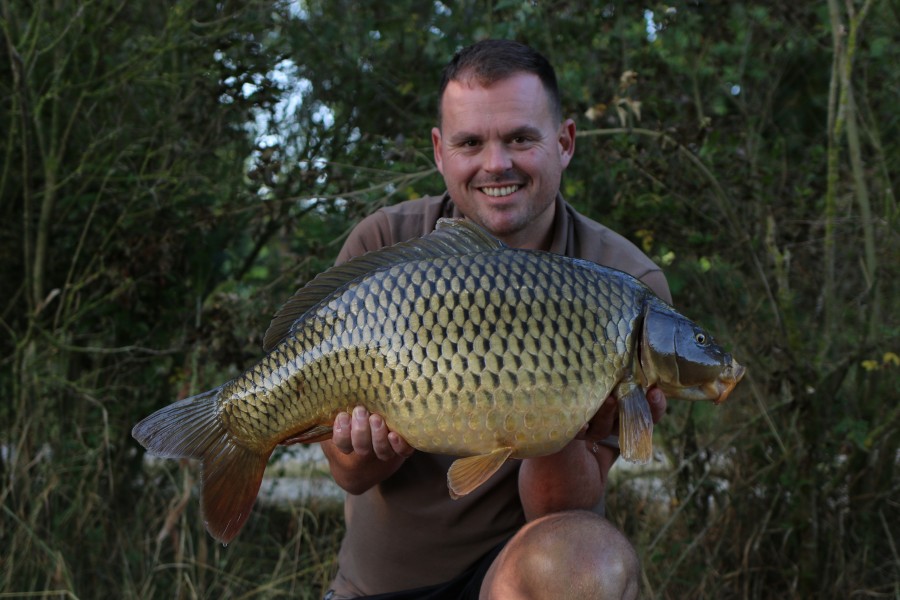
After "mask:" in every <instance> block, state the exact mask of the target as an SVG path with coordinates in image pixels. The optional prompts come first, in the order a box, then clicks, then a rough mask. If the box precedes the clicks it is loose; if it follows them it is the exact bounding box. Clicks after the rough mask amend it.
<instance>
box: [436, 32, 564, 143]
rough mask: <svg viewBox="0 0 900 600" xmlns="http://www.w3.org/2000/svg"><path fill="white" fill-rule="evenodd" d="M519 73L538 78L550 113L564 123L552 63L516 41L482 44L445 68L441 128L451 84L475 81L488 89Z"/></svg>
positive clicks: (440, 100)
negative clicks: (469, 80) (444, 104)
mask: <svg viewBox="0 0 900 600" xmlns="http://www.w3.org/2000/svg"><path fill="white" fill-rule="evenodd" d="M518 73H531V74H533V75H537V76H538V78H539V79H540V80H541V83H542V84H543V86H544V90H545V91H546V92H547V99H548V100H549V102H550V111H551V113H552V114H553V116H554V117H555V118H556V120H558V121H561V120H562V106H561V101H560V98H559V86H558V85H557V83H556V71H554V70H553V66H552V65H551V64H550V61H548V60H547V59H546V58H544V56H543V55H542V54H541V53H540V52H538V51H537V50H534V49H533V48H530V47H529V46H526V45H525V44H521V43H519V42H515V41H513V40H482V41H480V42H476V43H474V44H472V45H471V46H466V47H465V48H463V49H462V50H460V51H458V52H457V53H456V54H454V55H453V58H452V59H450V62H449V63H447V66H446V67H444V72H443V74H442V75H441V88H440V92H439V94H438V126H440V124H441V117H442V115H441V104H442V103H443V101H444V91H445V90H446V89H447V85H448V84H449V83H450V82H451V81H464V80H468V79H474V80H475V82H476V83H478V84H479V85H482V86H485V87H487V86H489V85H491V84H493V83H497V82H498V81H502V80H504V79H506V78H508V77H512V76H513V75H516V74H518Z"/></svg>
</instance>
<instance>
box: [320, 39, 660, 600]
mask: <svg viewBox="0 0 900 600" xmlns="http://www.w3.org/2000/svg"><path fill="white" fill-rule="evenodd" d="M432 143H433V146H434V158H435V162H436V163H437V166H438V169H439V170H440V172H441V174H442V175H443V177H444V181H445V183H446V185H447V193H445V194H444V195H443V196H437V197H428V198H422V199H419V200H414V201H411V202H405V203H401V204H399V205H396V206H393V207H389V208H386V209H382V210H380V211H378V212H376V213H374V214H373V215H370V216H369V217H368V218H367V219H366V220H364V221H363V222H362V223H361V224H360V225H359V226H358V227H357V228H356V229H355V230H354V231H353V232H352V233H351V234H350V237H349V238H348V240H347V242H346V244H345V245H344V248H343V249H342V250H341V253H340V255H339V257H338V262H343V261H346V260H348V259H350V258H351V257H353V256H357V255H360V254H362V253H364V252H366V251H369V250H375V249H378V248H380V247H382V246H385V245H388V244H394V243H397V242H400V241H404V240H406V239H410V238H412V237H418V236H421V235H424V234H426V233H428V232H430V231H431V230H433V229H434V226H435V223H436V221H437V220H438V218H440V217H446V216H453V217H466V218H468V219H471V220H473V221H476V222H478V223H479V224H481V225H482V226H484V227H485V228H487V229H488V230H489V231H491V232H492V233H493V234H494V235H495V236H497V237H498V238H500V239H501V240H503V241H504V242H506V243H507V244H509V245H511V246H515V247H521V248H531V249H539V250H549V251H551V252H557V253H560V254H567V255H570V256H574V257H580V258H586V259H589V260H594V261H595V262H600V263H603V264H606V265H608V266H612V267H615V268H619V269H622V270H624V271H627V272H630V273H631V274H632V275H634V276H636V277H639V278H640V279H642V280H643V281H644V282H645V283H647V284H648V285H650V286H651V287H652V288H653V289H654V291H656V293H657V294H658V295H660V296H661V297H662V298H663V299H665V300H670V296H669V289H668V285H667V284H666V280H665V277H664V276H663V275H662V273H661V271H660V270H659V268H658V267H656V265H654V264H653V263H652V262H651V261H650V260H649V259H648V258H647V257H646V256H644V255H643V254H642V253H641V252H640V251H639V250H638V249H637V248H635V247H634V245H633V244H631V243H630V242H628V241H627V240H625V239H624V238H622V237H621V236H619V235H617V234H615V233H614V232H612V231H610V230H609V229H607V228H605V227H603V226H602V225H600V224H598V223H595V222H593V221H590V220H589V219H587V218H585V217H583V216H581V215H579V214H578V213H576V212H575V211H574V210H573V209H572V207H571V206H569V205H568V204H567V203H566V202H565V201H564V200H563V199H562V197H561V196H560V194H559V186H560V179H561V176H562V172H563V171H564V170H565V168H566V167H567V166H568V164H569V161H570V160H571V159H572V155H573V153H574V150H575V124H574V122H573V121H572V120H571V119H567V120H565V121H564V120H563V119H562V116H561V109H560V101H559V91H558V89H557V84H556V76H555V73H554V71H553V68H552V67H551V66H550V64H549V63H548V62H547V61H546V59H545V58H544V57H543V56H541V55H540V54H538V53H537V52H535V51H533V50H532V49H530V48H528V47H527V46H523V45H521V44H518V43H515V42H511V41H506V40H488V41H484V42H479V43H477V44H474V45H473V46H469V47H468V48H465V49H463V50H462V51H460V52H459V53H457V54H456V56H454V58H453V59H452V61H451V62H450V64H449V65H448V66H447V67H446V69H445V71H444V76H443V80H442V83H441V95H440V106H439V127H436V128H434V129H433V130H432ZM648 402H649V403H650V409H651V413H652V415H653V418H654V421H658V420H659V418H660V417H661V416H662V414H663V413H664V411H665V406H666V400H665V396H664V395H663V394H662V393H661V392H660V391H659V390H655V389H653V390H650V391H649V393H648ZM615 419H616V403H615V400H614V399H612V398H610V399H608V400H607V401H606V402H605V403H604V404H603V406H602V407H601V409H600V411H598V413H597V415H596V416H595V417H594V418H593V419H592V420H591V421H590V423H588V424H587V425H586V427H585V428H584V429H583V431H582V434H580V435H579V439H576V440H574V441H572V442H571V443H569V444H568V445H567V446H566V447H565V448H564V449H563V450H561V451H560V452H558V453H556V454H553V455H550V456H545V457H539V458H530V459H525V460H521V461H508V462H507V463H506V464H505V465H504V466H503V467H502V469H501V470H500V471H499V472H498V473H497V474H495V475H494V476H493V477H491V479H490V480H488V481H487V482H486V483H485V484H483V485H482V486H481V487H479V488H478V489H476V490H475V491H474V492H473V493H471V494H469V495H467V496H464V497H463V498H460V499H458V500H451V499H450V497H449V495H448V493H447V486H446V472H447V468H448V467H449V465H450V463H451V462H452V460H453V459H452V457H445V456H437V455H431V454H427V453H424V452H417V451H414V450H413V449H412V448H411V447H410V446H409V445H408V444H407V443H406V442H405V440H403V439H402V438H401V437H400V436H399V435H398V434H397V433H395V432H391V431H388V429H387V428H386V426H385V424H384V420H383V419H382V418H381V417H380V416H379V415H375V414H368V413H367V412H366V410H365V409H363V408H362V407H357V408H356V409H355V410H354V411H353V414H352V415H348V414H346V413H342V414H340V415H338V416H337V418H336V419H335V424H334V434H333V438H332V440H331V441H330V442H326V443H324V444H323V449H324V451H325V454H326V456H327V458H328V460H329V464H330V467H331V472H332V475H333V476H334V479H335V481H337V483H338V484H339V485H340V486H341V487H342V488H344V489H345V490H346V491H347V492H349V495H348V497H347V500H346V505H345V514H346V522H347V533H346V535H345V538H344V541H343V544H342V547H341V551H340V555H339V558H338V562H339V571H338V574H337V577H336V579H335V581H334V582H333V584H332V587H333V591H331V592H329V594H330V595H329V596H327V597H328V598H335V599H338V598H353V597H364V596H366V595H370V596H373V597H377V598H380V599H387V598H394V599H399V598H417V599H418V598H432V599H438V598H479V597H481V598H491V599H504V600H507V599H516V598H567V597H577V598H635V597H637V593H638V578H639V567H638V563H637V557H636V555H635V552H634V550H633V548H632V547H631V545H630V544H629V543H628V541H627V540H626V539H625V538H624V536H623V535H622V534H621V533H620V532H618V531H617V530H616V529H615V528H614V527H612V526H611V525H610V524H609V522H607V521H606V520H604V519H603V518H602V517H600V516H599V515H598V514H597V513H595V512H592V509H593V508H594V507H596V506H598V505H599V504H600V503H601V502H602V500H603V494H604V488H605V484H606V479H607V474H608V472H609V469H610V467H611V466H612V463H613V462H614V461H615V459H616V457H617V451H616V450H615V444H608V445H606V444H604V443H598V441H600V440H604V439H605V438H607V436H609V435H610V434H612V433H614V431H615V429H614V428H615ZM610 446H611V447H610ZM380 594H383V595H380Z"/></svg>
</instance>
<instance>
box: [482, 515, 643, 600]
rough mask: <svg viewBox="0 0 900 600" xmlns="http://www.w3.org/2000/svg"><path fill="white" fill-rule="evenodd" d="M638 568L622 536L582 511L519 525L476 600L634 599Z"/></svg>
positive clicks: (634, 556)
mask: <svg viewBox="0 0 900 600" xmlns="http://www.w3.org/2000/svg"><path fill="white" fill-rule="evenodd" d="M639 573H640V566H639V563H638V558H637V554H636V553H635V551H634V548H633V547H632V546H631V544H630V543H629V542H628V540H627V539H626V538H625V536H624V535H622V533H621V532H619V531H618V530H617V529H616V528H615V527H613V526H612V525H611V524H610V523H609V521H607V520H606V519H603V518H602V517H600V516H598V515H596V514H594V513H590V512H584V511H569V512H561V513H554V514H552V515H547V516H546V517H542V518H540V519H537V520H535V521H532V522H531V523H528V524H527V525H526V526H525V527H523V528H522V529H521V530H520V531H519V533H518V534H516V535H515V536H514V537H513V538H512V539H511V540H510V541H509V543H508V544H507V546H506V548H504V550H503V552H501V553H500V555H499V556H498V557H497V559H496V560H495V561H494V564H493V565H492V566H491V569H490V570H489V571H488V574H487V576H486V577H485V581H484V585H483V586H482V593H481V598H482V599H485V600H490V599H497V598H503V599H511V598H565V597H578V598H598V599H600V600H607V599H610V600H612V599H615V600H622V599H627V600H631V599H633V598H637V596H638V590H639Z"/></svg>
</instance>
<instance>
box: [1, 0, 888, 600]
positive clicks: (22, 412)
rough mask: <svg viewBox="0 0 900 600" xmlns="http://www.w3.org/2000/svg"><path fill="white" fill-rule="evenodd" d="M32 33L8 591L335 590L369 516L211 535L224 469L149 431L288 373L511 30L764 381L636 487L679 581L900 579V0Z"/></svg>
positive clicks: (606, 211)
mask: <svg viewBox="0 0 900 600" xmlns="http://www.w3.org/2000/svg"><path fill="white" fill-rule="evenodd" d="M0 26H2V36H3V44H2V46H0V132H3V133H2V135H0V198H2V204H0V211H2V212H0V217H2V218H0V281H2V290H3V291H2V294H0V299H2V303H0V332H2V336H0V361H2V362H0V365H2V369H0V397H2V398H3V400H2V402H0V447H2V460H0V473H2V487H0V500H2V512H0V547H2V548H3V552H0V595H3V596H15V595H18V594H25V593H34V594H36V595H38V596H40V595H44V594H46V595H47V596H65V597H104V596H116V597H122V598H137V597H141V598H144V597H155V596H159V597H173V596H177V597H215V598H226V597H280V596H285V595H291V596H294V597H308V598H315V597H318V596H319V594H320V593H321V586H323V585H325V584H326V583H327V582H328V580H329V578H330V576H331V573H332V569H333V567H334V562H333V561H334V553H335V550H336V545H337V543H338V541H339V539H340V534H341V529H340V528H341V515H340V511H339V509H335V507H333V506H330V505H321V506H318V505H316V504H315V503H314V502H313V503H303V502H299V501H298V502H297V503H294V504H293V505H292V506H291V507H290V508H289V509H286V510H276V509H274V508H268V507H267V508H266V509H265V510H257V511H255V512H254V515H253V516H252V517H251V519H250V522H249V524H248V527H247V528H246V529H245V531H244V532H243V533H242V534H241V537H240V538H239V540H238V542H237V543H235V544H233V545H232V546H231V547H228V548H223V547H221V546H218V545H216V544H211V543H210V538H208V537H207V536H206V534H205V533H204V531H203V529H202V524H201V523H200V519H199V518H198V515H197V514H196V511H197V507H196V501H195V499H192V498H191V489H192V485H193V483H194V477H195V475H194V472H193V471H192V469H190V468H182V467H179V466H178V465H174V464H173V465H166V466H164V467H158V468H155V469H150V470H148V468H147V467H146V466H145V465H144V464H143V462H142V452H140V451H139V449H138V447H137V445H136V444H135V443H134V442H133V440H131V438H130V429H131V426H132V425H133V424H134V422H135V421H136V420H137V419H138V418H140V417H141V416H143V415H145V414H147V413H149V412H150V411H151V410H153V409H155V408H158V407H160V406H162V405H163V404H165V403H168V402H170V401H172V400H174V399H176V398H178V397H183V396H185V395H187V394H189V393H194V392H197V391H201V390H203V389H206V388H208V387H211V386H212V385H215V384H218V383H220V382H221V381H223V380H224V379H225V378H228V377H231V376H233V375H235V374H237V373H238V372H239V370H240V369H242V368H245V367H247V366H249V365H250V364H251V363H252V362H253V361H254V360H255V359H256V358H258V357H259V355H260V342H261V336H262V333H263V331H264V329H265V327H266V325H267V323H268V319H269V316H270V315H271V314H272V313H273V312H274V310H275V309H276V308H277V307H278V305H279V304H280V303H281V302H282V301H283V300H284V299H285V298H286V297H287V295H288V294H290V293H291V292H292V291H293V290H294V289H295V288H296V287H297V286H299V285H301V284H302V283H303V282H304V281H306V280H307V279H308V278H309V277H311V276H312V275H314V274H315V273H317V272H319V271H321V270H322V269H324V268H326V267H327V266H328V265H329V264H330V262H331V260H332V258H333V256H334V255H335V254H336V252H337V250H338V249H339V247H340V244H341V243H342V240H343V236H344V235H345V234H346V232H347V231H348V230H349V229H350V228H351V227H352V225H353V224H354V223H355V222H356V221H357V220H358V219H359V218H361V216H362V215H364V214H367V213H369V212H371V211H372V210H374V209H375V208H376V207H377V206H380V205H383V204H385V203H391V202H395V201H399V200H403V199H406V198H412V197H416V196H418V195H421V194H425V193H439V192H440V191H441V190H442V189H443V188H442V183H441V180H440V177H439V175H437V174H436V172H435V170H434V166H433V164H432V160H431V150H430V139H429V132H430V128H431V127H432V125H433V123H434V111H435V105H436V100H437V98H436V89H435V88H436V87H437V82H438V75H439V71H440V68H441V67H442V66H443V64H444V63H445V62H446V61H447V60H448V59H449V57H450V56H451V54H452V53H453V51H454V50H455V49H457V48H458V47H461V46H463V45H465V44H468V43H470V42H472V41H474V40H477V39H481V38H484V37H489V36H490V37H509V38H515V39H519V40H521V41H525V42H527V43H529V44H531V45H533V46H534V47H536V48H538V49H540V50H542V51H543V52H544V53H545V54H546V55H547V56H548V57H550V58H551V60H552V62H553V63H554V64H555V65H556V67H557V70H558V74H559V77H560V81H561V85H562V88H563V91H564V111H565V113H566V114H567V115H569V116H571V117H572V118H574V119H575V120H576V122H577V123H578V128H579V132H580V134H579V135H580V137H579V138H578V149H577V153H576V159H575V161H574V163H573V165H572V166H571V167H570V168H569V170H568V171H567V173H566V177H565V181H564V193H565V195H566V196H567V198H568V199H569V200H570V201H572V202H573V203H574V204H575V205H576V207H578V208H579V209H580V210H581V211H583V212H585V213H586V214H588V215H590V216H592V217H595V218H597V219H599V220H602V221H603V222H605V223H606V224H608V225H610V226H612V227H613V228H614V229H616V230H618V231H620V232H622V233H623V234H624V235H626V236H628V237H630V238H631V239H633V240H634V241H636V242H637V243H639V244H641V245H642V246H643V247H644V249H645V250H646V251H647V252H648V253H649V254H650V255H651V256H653V257H654V258H655V259H656V260H658V261H659V262H661V263H662V264H664V265H665V267H666V272H667V274H668V275H669V278H670V282H671V285H672V288H673V292H674V295H675V298H676V303H677V304H678V305H679V306H680V307H681V308H682V309H683V310H684V311H685V312H686V313H687V314H689V315H692V316H695V317H699V320H700V321H702V322H704V323H705V324H706V325H708V326H710V328H711V329H712V330H713V331H715V332H717V334H718V337H719V338H720V339H722V340H723V341H724V342H725V343H726V345H728V346H729V347H731V348H732V349H733V350H734V351H735V354H736V355H737V356H739V357H740V358H742V359H744V360H745V361H746V362H747V363H748V364H749V366H750V375H749V377H748V379H747V380H746V381H745V383H743V384H742V386H741V388H742V389H740V391H739V393H737V394H736V395H735V396H734V397H733V399H732V400H731V401H730V402H729V403H728V404H726V405H725V406H723V407H720V408H717V409H715V410H713V409H712V408H711V407H707V406H697V405H688V404H685V403H677V402H673V403H671V406H670V415H669V416H668V417H667V418H666V419H664V421H663V422H662V424H661V426H660V435H659V436H658V437H657V448H658V449H659V450H660V457H659V458H660V460H659V461H657V462H656V463H654V469H653V470H652V472H650V473H638V474H632V473H631V472H630V471H626V472H623V474H621V476H620V477H619V481H618V483H617V484H616V486H614V487H613V488H612V489H611V490H610V495H609V506H608V513H609V516H610V518H611V519H613V520H614V521H615V522H617V523H618V524H619V525H620V526H621V527H622V528H623V529H624V530H625V531H626V533H627V534H628V535H629V537H630V538H631V539H632V540H634V542H635V544H636V546H637V547H638V550H639V552H640V554H641V556H642V560H643V568H644V579H645V593H646V595H647V596H648V597H658V598H683V597H700V598H769V597H773V596H777V597H796V598H807V597H823V598H828V597H830V598H850V597H895V598H896V597H900V555H898V544H900V527H898V523H900V510H898V498H900V477H898V473H897V469H898V457H900V448H898V444H900V404H898V402H897V400H898V394H897V381H898V373H900V364H898V363H900V359H898V356H897V354H898V353H900V323H898V318H897V310H896V309H897V306H898V302H897V298H898V289H897V280H898V271H900V252H898V247H900V245H898V208H897V200H896V196H895V192H894V190H895V189H896V185H897V183H898V177H900V164H898V162H900V148H898V142H897V140H898V139H900V135H898V134H900V131H898V130H900V122H898V119H900V118H898V116H897V111H896V100H897V98H898V97H900V71H898V69H897V68H896V65H897V64H898V63H900V45H898V44H897V43H896V40H897V34H896V32H897V31H898V27H900V9H898V5H897V3H896V2H890V1H885V0H881V1H877V0H865V1H860V0H856V1H854V0H846V1H845V2H843V3H842V2H839V0H828V1H827V2H811V1H804V2H793V3H782V2H774V1H759V2H723V1H718V0H707V1H695V0H693V1H690V2H673V3H671V4H666V5H664V4H661V3H652V2H648V3H643V4H635V3H630V2H624V1H621V0H620V1H611V2H587V3H585V2H567V1H563V0H559V1H549V2H543V1H541V2H519V1H502V0H498V1H496V2H485V1H472V0H465V1H462V2H458V3H447V4H443V3H440V2H433V1H428V2H423V1H419V0H397V1H395V2H390V3H381V2H347V1H343V0H335V1H320V0H310V1H308V2H295V3H290V4H288V3H281V2H277V1H272V0H267V1H265V0H243V1H229V0H225V1H223V2H219V3H217V4H212V3H208V2H200V1H196V0H181V1H167V2H158V3H135V2H124V1H123V0H93V1H90V2H77V3H76V2H63V1H61V0H33V1H28V2H25V1H22V0H0ZM648 489H649V490H650V491H648ZM660 498H664V499H665V501H660Z"/></svg>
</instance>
